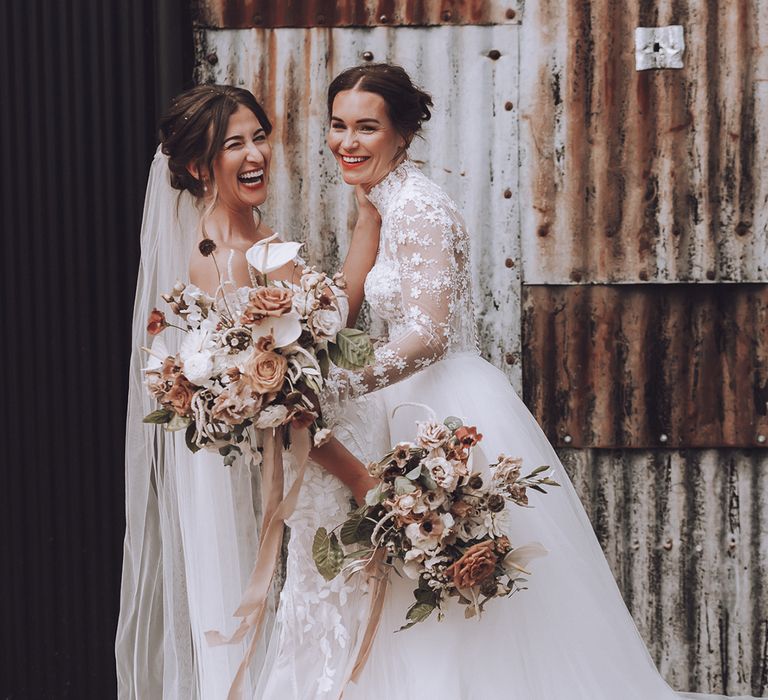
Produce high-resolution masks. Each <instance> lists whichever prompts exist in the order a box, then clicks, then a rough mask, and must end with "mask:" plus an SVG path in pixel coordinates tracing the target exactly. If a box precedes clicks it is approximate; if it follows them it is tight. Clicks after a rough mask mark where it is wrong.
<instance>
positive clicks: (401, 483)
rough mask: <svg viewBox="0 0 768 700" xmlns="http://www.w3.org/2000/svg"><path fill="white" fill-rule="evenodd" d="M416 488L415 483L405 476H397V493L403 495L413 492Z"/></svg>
mask: <svg viewBox="0 0 768 700" xmlns="http://www.w3.org/2000/svg"><path fill="white" fill-rule="evenodd" d="M415 490H416V486H415V485H414V483H413V482H412V481H411V480H410V479H407V478H406V477H404V476H398V477H395V493H396V494H397V495H398V496H402V495H403V494H404V493H413V492H414V491H415Z"/></svg>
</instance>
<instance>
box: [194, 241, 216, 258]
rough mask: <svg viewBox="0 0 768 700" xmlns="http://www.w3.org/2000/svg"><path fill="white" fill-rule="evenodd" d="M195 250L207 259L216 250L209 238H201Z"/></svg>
mask: <svg viewBox="0 0 768 700" xmlns="http://www.w3.org/2000/svg"><path fill="white" fill-rule="evenodd" d="M197 248H198V250H199V251H200V255H202V256H204V257H206V258H207V257H208V256H209V255H212V254H213V251H214V250H216V244H215V243H214V242H213V241H212V240H211V239H210V238H203V240H202V241H200V243H199V244H198V246H197Z"/></svg>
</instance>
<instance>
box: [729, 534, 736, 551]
mask: <svg viewBox="0 0 768 700" xmlns="http://www.w3.org/2000/svg"><path fill="white" fill-rule="evenodd" d="M736 542H737V540H736V535H734V534H733V533H731V534H730V535H728V549H736Z"/></svg>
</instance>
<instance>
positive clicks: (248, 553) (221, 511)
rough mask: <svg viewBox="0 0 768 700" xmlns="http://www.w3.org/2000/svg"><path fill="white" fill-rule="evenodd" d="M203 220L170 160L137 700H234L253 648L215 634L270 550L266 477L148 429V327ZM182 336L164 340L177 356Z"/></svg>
mask: <svg viewBox="0 0 768 700" xmlns="http://www.w3.org/2000/svg"><path fill="white" fill-rule="evenodd" d="M199 216H200V209H199V208H198V206H197V204H196V202H195V200H194V198H193V197H192V196H191V195H190V194H189V193H187V192H183V193H179V192H178V191H177V190H174V189H173V188H172V187H171V185H170V171H169V168H168V162H167V157H166V156H165V155H163V154H162V153H161V151H160V148H158V150H157V152H156V154H155V157H154V160H153V162H152V167H151V169H150V174H149V181H148V184H147V193H146V199H145V203H144V216H143V219H142V229H141V263H140V267H139V274H138V282H137V287H136V301H135V305H134V310H133V330H132V353H131V363H130V378H129V392H128V415H127V424H126V443H125V489H126V533H125V545H124V553H123V576H122V589H121V598H120V618H119V621H118V626H117V636H116V642H115V652H116V660H117V680H118V697H119V698H125V699H130V700H134V699H140V700H145V699H148V698H153V699H154V698H163V699H167V698H170V699H176V698H178V699H179V700H189V699H190V698H198V697H202V698H209V697H225V696H226V693H227V690H228V689H229V685H230V683H231V681H232V679H233V677H234V674H235V672H236V670H237V667H238V665H239V663H240V661H241V659H242V658H243V653H244V646H243V645H242V644H240V645H233V646H228V647H210V646H208V644H207V643H206V641H205V638H204V633H205V631H206V630H210V629H223V630H224V629H230V628H233V627H234V623H235V621H234V619H233V618H232V613H233V611H234V610H235V609H236V607H237V605H238V603H239V602H240V597H241V594H242V590H243V585H244V582H245V580H246V579H247V576H248V574H249V572H250V570H251V566H252V565H253V561H254V557H255V554H256V548H257V543H258V521H259V515H260V502H259V498H258V490H259V483H258V478H259V477H258V471H257V470H256V469H253V468H251V466H249V465H248V464H246V463H244V462H236V463H235V464H234V465H232V467H225V466H224V465H223V463H222V459H221V458H220V457H219V455H218V454H216V453H211V452H207V451H201V452H199V453H197V454H195V455H192V453H191V452H190V451H189V450H188V449H187V448H186V446H185V444H184V439H183V435H182V434H181V433H168V432H166V431H164V430H163V429H162V428H160V427H158V426H154V425H147V424H144V423H142V418H143V417H144V416H145V415H146V414H147V413H149V412H150V411H152V410H154V409H155V408H156V405H155V402H154V400H153V399H152V398H151V397H150V396H149V395H148V393H147V391H146V389H145V387H144V385H143V373H142V367H143V366H144V365H145V364H146V360H147V355H146V353H144V352H143V351H142V350H141V349H140V348H141V347H142V346H146V345H147V344H148V342H149V340H150V338H148V334H147V331H146V326H147V322H148V316H149V313H150V312H151V310H152V309H153V307H155V306H157V307H158V308H161V309H162V308H163V306H164V302H163V301H162V299H161V294H163V293H167V292H169V291H170V290H171V288H172V287H173V285H174V284H175V283H176V281H177V280H187V279H188V274H189V272H188V266H189V259H190V254H191V251H192V246H193V245H194V244H195V242H196V239H197V230H198V221H199ZM163 310H165V311H168V309H167V308H166V309H163ZM170 315H171V314H170V313H169V316H170ZM181 335H182V333H181V331H177V330H175V329H173V328H168V329H166V330H165V331H164V339H165V341H166V343H167V345H168V348H169V350H170V351H171V352H175V348H176V347H178V343H179V340H180V337H181ZM272 613H273V610H270V611H268V612H267V615H268V619H267V620H266V624H265V629H267V630H268V629H270V627H271V619H270V618H271V614H272ZM265 643H266V642H265V641H263V642H262V643H261V648H260V649H259V650H258V651H257V653H256V655H255V656H256V659H255V660H254V663H253V668H254V669H258V667H259V665H260V663H261V661H262V660H263V657H264V653H263V649H264V644H265ZM246 686H247V687H249V686H250V683H247V684H246Z"/></svg>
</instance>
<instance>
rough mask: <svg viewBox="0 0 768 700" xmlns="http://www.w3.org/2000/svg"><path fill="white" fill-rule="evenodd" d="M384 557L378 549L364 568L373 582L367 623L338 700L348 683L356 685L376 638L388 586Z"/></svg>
mask: <svg viewBox="0 0 768 700" xmlns="http://www.w3.org/2000/svg"><path fill="white" fill-rule="evenodd" d="M384 556H385V551H384V549H383V548H381V549H379V550H378V551H377V552H376V554H375V555H374V558H373V559H372V560H371V562H370V563H369V564H368V566H367V567H366V569H367V570H368V578H369V581H370V580H373V585H372V589H371V600H370V606H369V608H368V622H367V623H366V626H365V633H364V635H363V640H362V641H361V642H360V647H359V649H358V651H357V658H356V659H355V663H354V665H353V666H352V668H351V670H350V671H349V673H347V675H346V677H345V679H344V682H343V683H342V684H341V691H340V692H339V700H341V698H342V697H343V696H344V691H345V690H346V689H347V685H348V684H349V683H350V682H352V683H357V681H358V680H359V678H360V674H361V673H362V671H363V668H365V664H366V662H367V661H368V656H369V655H370V653H371V647H372V646H373V640H374V639H375V638H376V632H377V630H378V628H379V622H380V621H381V613H382V610H383V609H384V600H385V599H386V594H387V587H388V586H389V572H388V571H385V569H384V565H383V561H384Z"/></svg>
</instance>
